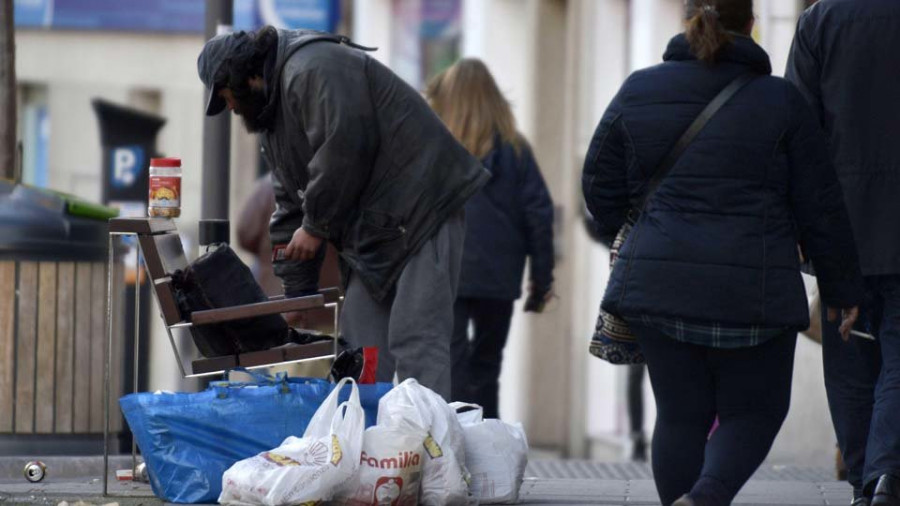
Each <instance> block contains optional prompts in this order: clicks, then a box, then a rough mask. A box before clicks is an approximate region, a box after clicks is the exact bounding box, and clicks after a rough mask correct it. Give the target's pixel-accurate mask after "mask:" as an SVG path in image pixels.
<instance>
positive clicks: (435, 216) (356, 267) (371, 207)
mask: <svg viewBox="0 0 900 506" xmlns="http://www.w3.org/2000/svg"><path fill="white" fill-rule="evenodd" d="M341 42H345V39H343V38H340V37H337V36H335V35H331V34H327V33H322V32H316V31H311V30H294V31H290V30H279V32H278V48H277V54H276V57H275V60H274V65H273V67H272V70H271V71H270V72H267V74H268V75H266V76H265V77H266V86H267V92H268V94H269V97H270V102H269V105H268V106H267V108H266V111H267V113H268V114H271V115H272V117H271V121H272V126H271V128H270V129H269V130H268V131H267V132H266V133H265V134H264V135H263V136H262V145H263V155H264V157H265V158H266V160H267V162H268V163H269V164H270V166H271V167H272V172H273V174H274V175H275V177H276V179H277V180H278V184H277V185H276V210H275V214H274V215H273V219H272V222H271V224H270V231H271V235H272V241H273V243H275V244H278V243H282V242H287V241H290V237H291V235H292V234H293V233H294V231H295V230H296V229H297V228H299V227H300V226H302V227H303V228H304V229H305V230H306V231H307V232H309V233H310V234H312V235H314V236H317V237H320V238H323V239H326V240H329V241H331V242H332V243H333V244H334V245H335V246H336V247H337V248H338V250H339V251H340V254H341V258H342V259H343V260H344V261H345V262H346V263H347V264H348V265H349V267H350V268H352V270H353V272H354V273H355V275H358V276H359V277H360V279H361V280H362V282H363V283H364V285H365V286H366V288H367V289H368V291H369V293H370V294H371V295H372V297H373V298H375V299H376V300H382V299H384V298H385V297H386V296H387V295H388V293H389V292H390V290H391V289H392V287H393V285H394V283H395V281H396V280H397V278H398V277H399V276H400V273H401V272H402V270H403V268H404V267H405V265H406V263H407V262H408V260H409V258H410V257H411V256H412V255H413V254H414V253H415V252H416V251H418V249H419V248H420V247H421V246H422V244H423V243H425V242H426V241H427V240H428V239H430V238H431V237H432V236H433V235H434V234H435V233H436V232H437V230H438V229H439V228H440V226H441V225H442V224H443V223H444V222H445V221H446V220H447V218H449V217H450V216H451V215H452V214H453V213H456V212H458V211H460V210H461V208H462V207H463V205H464V204H465V202H466V200H467V199H468V198H469V197H470V196H471V195H472V194H473V193H475V192H476V191H477V190H478V189H479V188H480V187H481V186H482V185H484V184H485V182H486V181H487V180H488V178H489V177H490V175H489V173H488V172H487V171H486V170H485V169H484V168H483V167H482V166H481V164H480V163H479V161H478V160H476V159H475V158H474V157H472V156H471V155H470V154H469V153H468V151H466V149H465V148H464V147H462V146H461V145H460V144H459V143H458V142H457V141H456V140H455V139H454V138H453V136H452V135H451V134H450V132H449V131H448V130H447V129H446V128H445V127H444V125H443V123H442V122H441V121H440V119H439V118H438V117H437V116H436V115H435V114H434V112H432V110H431V108H430V107H429V106H428V104H427V103H426V102H425V100H424V99H423V98H422V97H421V96H420V95H419V94H418V93H417V92H416V91H415V90H414V89H412V88H411V87H410V86H409V85H407V84H406V83H405V82H403V81H402V80H401V79H400V78H399V77H397V76H396V75H395V74H394V73H393V72H391V71H390V70H388V69H387V68H386V67H385V66H384V65H382V64H381V63H379V62H378V61H377V60H375V59H373V58H371V57H369V55H368V54H366V53H365V52H363V51H360V50H358V49H354V48H351V47H348V46H347V45H344V44H342V43H341ZM280 274H281V273H280Z"/></svg>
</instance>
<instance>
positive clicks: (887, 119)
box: [786, 0, 900, 276]
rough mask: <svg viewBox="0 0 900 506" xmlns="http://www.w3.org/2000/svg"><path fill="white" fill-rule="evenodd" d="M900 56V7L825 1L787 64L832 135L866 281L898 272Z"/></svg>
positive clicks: (874, 0) (891, 0) (806, 17)
mask: <svg viewBox="0 0 900 506" xmlns="http://www.w3.org/2000/svg"><path fill="white" fill-rule="evenodd" d="M898 54H900V2H898V1H897V0H865V1H864V2H861V1H858V0H821V1H820V2H819V3H817V4H816V5H815V6H813V7H812V8H810V9H809V10H807V11H806V12H805V13H804V14H803V15H802V16H801V17H800V22H799V23H798V26H797V34H796V36H795V38H794V44H793V47H792V48H791V55H790V59H789V60H788V65H787V72H786V77H787V79H789V80H790V81H792V82H793V83H794V84H796V85H797V87H798V88H800V91H801V92H802V93H803V95H804V96H805V97H806V99H807V100H808V101H809V102H810V104H812V107H813V110H814V111H815V113H816V116H817V118H818V120H819V123H820V124H821V125H822V126H823V127H824V129H825V132H826V134H827V135H828V137H829V140H830V148H831V157H832V160H833V161H834V166H835V170H837V175H838V179H839V180H840V182H841V187H842V188H843V190H844V200H845V201H846V202H847V209H848V211H849V212H850V222H851V223H852V224H853V234H854V236H855V237H856V246H857V249H858V251H859V258H860V265H861V267H862V272H863V274H865V275H866V276H871V275H882V274H900V221H898V220H900V140H898V134H900V64H898V62H897V58H898V56H897V55H898Z"/></svg>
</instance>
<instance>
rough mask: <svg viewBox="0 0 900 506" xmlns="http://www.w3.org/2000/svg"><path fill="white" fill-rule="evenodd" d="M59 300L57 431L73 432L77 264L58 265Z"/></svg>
mask: <svg viewBox="0 0 900 506" xmlns="http://www.w3.org/2000/svg"><path fill="white" fill-rule="evenodd" d="M57 270H58V272H59V281H58V283H57V299H56V432H57V433H71V432H72V396H73V394H74V392H75V264H74V263H72V262H62V263H60V264H59V266H58V268H57Z"/></svg>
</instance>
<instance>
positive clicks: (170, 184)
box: [150, 176, 181, 207]
mask: <svg viewBox="0 0 900 506" xmlns="http://www.w3.org/2000/svg"><path fill="white" fill-rule="evenodd" d="M150 207H181V178H180V177H171V176H150Z"/></svg>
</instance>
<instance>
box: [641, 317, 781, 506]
mask: <svg viewBox="0 0 900 506" xmlns="http://www.w3.org/2000/svg"><path fill="white" fill-rule="evenodd" d="M631 328H632V330H633V331H634V333H635V335H637V337H638V341H639V342H640V344H641V347H642V348H643V351H644V355H645V357H646V359H647V368H648V370H649V371H650V383H651V384H652V385H653V393H654V396H655V397H656V406H657V415H656V429H655V430H654V433H653V454H652V455H653V479H654V481H655V482H656V488H657V491H658V492H659V496H660V499H661V500H662V503H663V504H664V505H666V506H668V505H670V504H672V502H673V501H675V500H677V499H678V498H679V497H681V496H682V495H684V494H689V495H690V497H691V498H692V499H693V500H694V502H695V503H696V504H697V505H698V506H719V505H728V504H731V501H732V500H733V499H734V497H735V496H736V495H737V493H738V491H740V489H741V487H743V486H744V483H746V482H747V480H749V479H750V476H751V475H752V474H753V473H754V472H755V471H756V469H757V468H758V467H759V465H760V464H762V462H763V460H764V459H765V458H766V455H767V454H768V453H769V449H770V448H771V447H772V442H773V441H774V440H775V436H776V435H778V431H779V429H780V428H781V424H782V422H784V418H785V416H787V412H788V407H789V405H790V399H791V377H792V375H793V370H794V348H795V346H796V343H797V334H796V332H788V333H785V334H784V335H782V336H779V337H776V338H773V339H770V340H768V341H766V342H764V343H763V344H761V345H759V346H753V347H750V348H738V349H718V348H708V347H705V346H698V345H694V344H688V343H682V342H678V341H676V340H674V339H671V338H669V337H667V336H666V335H665V334H663V333H661V332H659V331H658V330H656V329H653V328H650V327H645V326H639V325H631ZM716 416H718V417H719V428H718V429H717V430H716V431H715V433H714V434H713V435H712V436H711V437H709V439H708V440H707V437H708V435H709V430H710V428H711V426H712V424H713V421H714V420H715V418H716Z"/></svg>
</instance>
